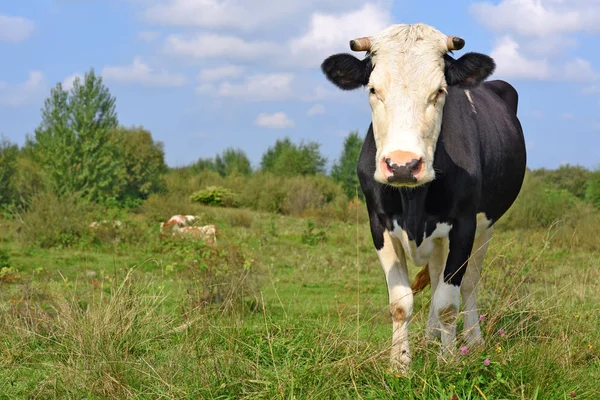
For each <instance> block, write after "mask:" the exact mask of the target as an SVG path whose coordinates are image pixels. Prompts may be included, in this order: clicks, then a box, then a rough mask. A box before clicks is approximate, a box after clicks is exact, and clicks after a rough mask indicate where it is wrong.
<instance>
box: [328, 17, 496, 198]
mask: <svg viewBox="0 0 600 400" xmlns="http://www.w3.org/2000/svg"><path fill="white" fill-rule="evenodd" d="M464 44H465V42H464V40H463V39H461V38H459V37H455V36H446V35H445V34H443V33H442V32H440V31H438V30H436V29H435V28H433V27H430V26H427V25H424V24H415V25H405V24H401V25H392V26H390V27H389V28H387V29H385V30H383V31H381V32H379V33H378V34H376V35H374V36H370V37H364V38H358V39H354V40H351V41H350V48H351V49H352V50H354V51H367V52H368V53H367V57H366V58H365V59H364V60H359V59H358V58H356V57H354V56H353V55H350V54H335V55H332V56H330V57H328V58H327V59H326V60H325V61H324V62H323V64H322V66H321V68H322V70H323V73H324V74H325V75H326V76H327V78H328V79H329V80H330V81H331V82H332V83H333V84H335V85H336V86H338V87H339V88H341V89H344V90H352V89H356V88H359V87H362V86H366V87H367V89H368V92H369V103H370V105H371V111H372V120H373V132H374V136H375V144H376V147H377V158H376V160H375V165H376V169H375V175H374V178H375V180H377V181H379V182H381V183H386V184H391V185H395V186H417V185H421V184H424V183H427V182H430V181H432V180H433V179H435V171H434V169H433V157H434V153H435V148H436V144H437V140H438V136H439V134H440V130H441V125H442V112H443V108H444V104H445V101H446V95H447V88H448V86H451V85H465V86H467V85H470V86H472V85H477V84H479V83H480V82H482V81H483V80H485V78H487V77H488V76H489V75H490V74H491V73H492V72H493V70H494V68H495V64H494V61H493V60H492V59H491V58H490V57H488V56H485V55H483V54H478V53H468V54H465V55H464V56H462V57H461V58H460V59H458V60H454V59H453V58H452V57H450V56H449V55H448V54H447V53H448V52H449V51H451V50H460V49H462V48H463V46H464Z"/></svg>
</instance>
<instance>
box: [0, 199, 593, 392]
mask: <svg viewBox="0 0 600 400" xmlns="http://www.w3.org/2000/svg"><path fill="white" fill-rule="evenodd" d="M198 211H199V212H201V213H203V215H204V216H205V218H206V220H210V222H214V223H215V224H216V225H217V227H218V229H219V242H218V248H219V249H220V252H219V253H214V254H213V253H211V252H210V249H208V248H206V246H191V245H189V244H186V243H183V242H169V241H167V242H161V241H160V240H159V239H158V228H157V227H154V225H147V226H148V228H147V229H146V230H145V233H143V234H145V235H147V237H145V239H144V240H142V241H140V240H135V241H132V242H131V243H128V242H127V241H124V242H121V243H118V244H114V242H110V243H109V244H90V243H91V242H89V241H84V243H88V244H83V245H80V246H76V247H72V248H65V249H39V248H29V247H25V246H24V245H22V244H21V242H19V241H18V238H17V237H16V236H13V233H12V232H13V231H16V229H5V228H4V226H6V224H4V222H3V229H2V232H1V234H0V245H1V246H2V247H3V248H4V249H5V250H6V251H7V252H8V254H9V262H10V265H11V267H12V270H11V271H9V272H6V273H5V275H3V276H2V275H0V398H6V399H20V398H43V399H45V398H78V399H80V398H86V399H104V398H119V399H122V398H141V399H157V398H176V399H182V398H183V399H199V398H207V399H245V398H252V399H254V398H258V399H273V398H282V399H283V398H285V399H293V398H296V399H304V398H307V399H338V398H340V399H341V398H344V399H346V398H352V399H354V398H364V399H444V400H446V399H450V398H451V397H452V395H453V394H456V395H457V396H458V398H459V399H461V400H462V399H567V398H571V396H572V394H575V396H576V398H578V399H598V398H600V385H599V384H598V382H600V268H599V261H600V255H599V254H598V253H591V252H589V251H584V250H581V249H579V248H577V247H574V246H572V245H569V246H561V247H557V246H556V245H554V241H553V240H552V239H551V237H552V234H553V231H542V230H538V231H524V230H518V231H510V232H502V231H497V232H496V234H495V236H494V239H493V241H492V243H491V245H490V249H489V252H488V257H487V258H486V261H485V264H484V272H483V277H482V282H481V289H480V297H479V298H480V300H479V305H480V309H481V313H482V314H485V315H486V317H487V320H486V322H485V323H484V324H483V326H482V328H483V334H484V339H485V340H486V344H485V346H484V347H483V348H481V349H478V350H475V349H473V350H472V351H471V353H470V354H469V355H467V356H456V357H455V358H451V359H442V358H440V357H439V356H438V352H439V351H438V350H439V348H438V347H437V346H436V345H435V344H426V343H425V342H424V324H425V322H426V319H427V313H428V305H429V299H430V292H429V289H427V290H425V291H424V292H423V293H421V294H419V295H418V296H417V297H416V299H415V315H414V317H413V321H412V325H411V338H410V342H411V346H412V349H413V365H412V368H411V372H410V374H408V375H407V376H397V375H394V374H393V373H391V372H390V371H389V370H388V350H389V345H390V340H391V318H390V316H389V311H388V304H387V288H386V285H385V279H384V276H383V273H382V270H381V267H380V265H379V262H378V260H377V256H376V254H375V251H374V249H373V246H372V242H371V238H370V233H369V229H368V224H367V223H364V222H361V223H360V224H358V225H357V224H352V223H343V222H336V221H321V220H316V221H314V222H315V224H314V226H310V225H309V224H308V222H307V220H305V219H299V218H291V217H282V216H278V215H272V214H264V213H254V212H250V211H247V210H231V209H221V208H219V209H210V208H204V207H200V206H198ZM363 217H364V216H361V220H362V221H364V218H363ZM132 218H133V217H132ZM135 218H136V220H137V221H138V222H139V221H141V222H140V223H143V222H144V216H143V215H141V216H140V215H137V216H135ZM7 224H8V227H11V226H12V228H14V227H15V226H16V225H14V224H17V223H16V222H14V221H12V222H11V221H8V222H7ZM11 224H12V225H11ZM194 260H196V261H195V262H194ZM14 270H17V271H18V272H16V273H15V272H14ZM7 271H8V270H7ZM215 271H216V272H215ZM416 272H417V268H415V267H411V268H410V273H411V276H414V275H415V274H416ZM207 281H210V282H214V283H215V284H216V285H219V287H222V288H224V289H223V293H222V295H221V297H218V298H217V299H218V300H220V301H217V302H215V303H212V304H206V303H205V302H204V301H203V299H205V295H206V286H207V283H206V282H207ZM232 288H240V289H243V293H241V294H242V295H238V294H239V293H238V294H236V293H233V292H231V291H229V290H230V289H232ZM459 324H460V321H459ZM501 328H502V329H504V331H505V335H504V336H500V335H499V334H498V330H499V329H501ZM485 358H489V359H490V361H491V365H490V366H487V367H486V366H485V365H484V364H483V360H484V359H485Z"/></svg>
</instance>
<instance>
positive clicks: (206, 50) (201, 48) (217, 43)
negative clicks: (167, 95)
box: [164, 34, 279, 60]
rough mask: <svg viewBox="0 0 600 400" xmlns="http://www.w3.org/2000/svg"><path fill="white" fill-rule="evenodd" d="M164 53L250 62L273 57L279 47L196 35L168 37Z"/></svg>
mask: <svg viewBox="0 0 600 400" xmlns="http://www.w3.org/2000/svg"><path fill="white" fill-rule="evenodd" d="M164 51H165V52H166V53H168V54H173V55H178V56H185V57H190V58H196V59H202V58H215V57H219V58H230V59H238V60H252V59H257V58H263V57H266V56H274V55H276V54H277V53H278V52H279V46H278V45H276V44H274V43H272V42H264V41H261V42H257V41H255V42H249V41H246V40H244V39H240V38H239V37H236V36H228V35H216V34H198V35H195V36H183V35H175V34H173V35H169V36H168V37H167V39H166V41H165V46H164Z"/></svg>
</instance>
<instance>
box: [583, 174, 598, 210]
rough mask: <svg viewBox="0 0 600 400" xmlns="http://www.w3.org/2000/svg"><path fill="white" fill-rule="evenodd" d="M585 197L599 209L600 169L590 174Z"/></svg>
mask: <svg viewBox="0 0 600 400" xmlns="http://www.w3.org/2000/svg"><path fill="white" fill-rule="evenodd" d="M585 199H586V200H587V201H589V202H590V203H592V204H593V205H594V206H595V207H596V208H597V209H599V210H600V169H599V170H596V171H594V172H592V173H591V174H590V177H589V179H588V181H587V185H586V190H585Z"/></svg>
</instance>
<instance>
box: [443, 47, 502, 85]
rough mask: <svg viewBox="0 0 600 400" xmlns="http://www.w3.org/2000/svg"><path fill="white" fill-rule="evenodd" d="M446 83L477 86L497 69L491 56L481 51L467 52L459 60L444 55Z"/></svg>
mask: <svg viewBox="0 0 600 400" xmlns="http://www.w3.org/2000/svg"><path fill="white" fill-rule="evenodd" d="M444 62H445V64H446V71H445V72H446V83H448V85H450V86H453V85H468V86H476V85H479V84H480V83H481V82H483V81H484V80H486V79H487V78H488V77H489V76H490V75H491V74H492V73H493V72H494V70H495V69H496V63H495V62H494V60H493V59H492V58H491V57H490V56H486V55H485V54H481V53H467V54H465V55H464V56H462V57H461V58H459V59H458V60H455V59H454V58H452V57H450V56H449V55H448V54H445V55H444Z"/></svg>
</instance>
